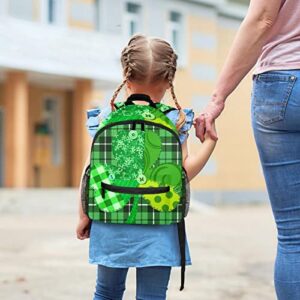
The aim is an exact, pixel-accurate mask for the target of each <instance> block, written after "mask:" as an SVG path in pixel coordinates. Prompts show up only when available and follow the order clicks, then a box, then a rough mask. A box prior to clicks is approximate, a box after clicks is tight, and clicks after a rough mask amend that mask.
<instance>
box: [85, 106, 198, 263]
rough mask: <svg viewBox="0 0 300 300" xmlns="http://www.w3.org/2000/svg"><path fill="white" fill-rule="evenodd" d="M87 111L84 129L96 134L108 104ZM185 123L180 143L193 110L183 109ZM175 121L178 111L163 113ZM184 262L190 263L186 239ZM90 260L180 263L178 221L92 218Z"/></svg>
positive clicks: (182, 140)
mask: <svg viewBox="0 0 300 300" xmlns="http://www.w3.org/2000/svg"><path fill="white" fill-rule="evenodd" d="M99 111H100V110H99V109H95V110H92V111H89V117H88V120H87V128H88V131H89V133H90V135H91V136H92V137H94V136H95V134H96V132H97V128H98V126H99V121H100V120H103V119H104V118H106V117H107V116H108V114H109V113H110V112H111V110H110V107H106V108H104V109H103V110H102V111H101V113H100V114H99ZM184 112H185V114H186V122H185V124H184V125H183V126H182V127H181V129H180V131H179V138H180V142H181V144H182V143H183V142H184V141H185V140H186V138H187V137H188V130H189V129H190V128H191V126H192V123H193V118H194V113H193V111H192V109H184ZM166 115H167V116H168V117H169V119H170V120H171V121H172V122H173V123H174V124H176V122H177V120H178V110H173V111H170V112H169V113H167V114H166ZM185 250H186V251H185V252H186V264H187V265H190V264H191V258H190V253H189V247H188V243H187V242H186V248H185ZM89 262H90V263H91V264H97V265H104V266H106V267H111V268H128V267H137V268H141V267H151V266H170V267H175V266H178V267H179V266H180V249H179V241H178V231H177V224H171V225H151V226H150V225H128V224H106V223H102V222H99V221H92V225H91V231H90V248H89Z"/></svg>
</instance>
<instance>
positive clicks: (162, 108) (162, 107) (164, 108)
mask: <svg viewBox="0 0 300 300" xmlns="http://www.w3.org/2000/svg"><path fill="white" fill-rule="evenodd" d="M114 106H115V108H116V109H119V108H121V107H123V106H125V102H115V103H114ZM155 106H156V108H157V109H158V110H160V111H161V112H162V113H163V114H167V113H168V112H170V111H172V110H176V108H175V107H172V106H169V105H166V104H163V103H156V104H155Z"/></svg>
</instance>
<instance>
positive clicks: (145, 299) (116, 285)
mask: <svg viewBox="0 0 300 300" xmlns="http://www.w3.org/2000/svg"><path fill="white" fill-rule="evenodd" d="M127 272H128V268H119V269H117V268H108V267H105V266H101V265H99V266H98V277H97V284H96V291H95V295H94V300H121V299H122V298H123V294H124V291H125V282H126V277H127ZM170 273H171V268H170V267H149V268H137V270H136V282H137V289H136V299H137V300H164V299H166V293H167V289H168V283H169V279H170Z"/></svg>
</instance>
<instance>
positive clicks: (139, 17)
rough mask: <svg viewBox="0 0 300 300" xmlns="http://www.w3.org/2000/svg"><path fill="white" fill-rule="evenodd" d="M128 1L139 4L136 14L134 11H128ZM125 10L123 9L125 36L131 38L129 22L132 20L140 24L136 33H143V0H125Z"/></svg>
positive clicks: (123, 31) (123, 30)
mask: <svg viewBox="0 0 300 300" xmlns="http://www.w3.org/2000/svg"><path fill="white" fill-rule="evenodd" d="M128 3H132V4H136V5H138V6H139V12H138V14H134V13H129V12H128V11H127V4H128ZM122 7H123V11H122V15H123V22H122V34H123V36H124V37H125V38H127V39H128V38H130V34H129V30H130V28H129V22H130V21H135V22H136V23H137V24H138V28H137V31H136V33H141V32H143V30H144V22H143V20H144V15H145V14H144V10H145V9H144V8H145V7H144V5H143V2H142V1H140V0H123V5H122Z"/></svg>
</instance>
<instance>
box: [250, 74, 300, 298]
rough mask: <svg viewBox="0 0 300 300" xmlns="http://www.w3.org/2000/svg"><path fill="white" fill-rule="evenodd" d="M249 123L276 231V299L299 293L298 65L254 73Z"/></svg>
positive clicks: (299, 148) (299, 156) (299, 146)
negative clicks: (284, 69) (286, 69)
mask: <svg viewBox="0 0 300 300" xmlns="http://www.w3.org/2000/svg"><path fill="white" fill-rule="evenodd" d="M252 98H253V99H252V124H253V129H254V135H255V140H256V144H257V148H258V151H259V156H260V160H261V164H262V168H263V172H264V176H265V180H266V184H267V189H268V193H269V198H270V201H271V205H272V210H273V213H274V217H275V221H276V224H277V231H278V247H277V258H276V263H275V287H276V293H277V297H278V299H279V300H299V299H300V70H288V71H270V72H266V73H262V74H260V75H256V76H254V82H253V92H252Z"/></svg>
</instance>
